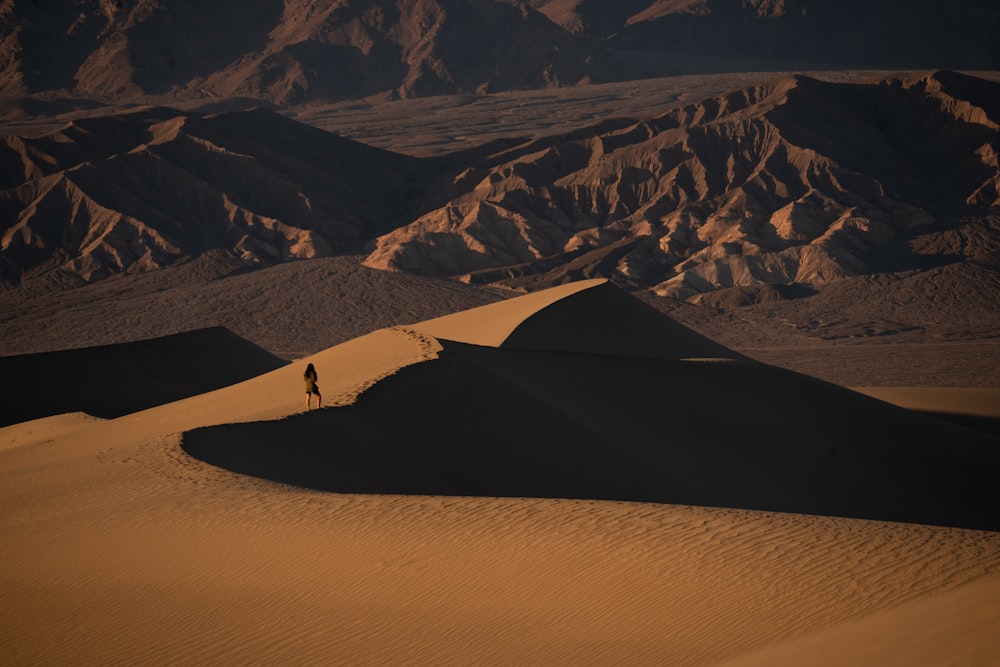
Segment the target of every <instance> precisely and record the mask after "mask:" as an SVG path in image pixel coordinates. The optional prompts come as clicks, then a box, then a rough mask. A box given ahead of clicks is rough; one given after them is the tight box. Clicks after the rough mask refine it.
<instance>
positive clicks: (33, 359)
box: [0, 327, 287, 426]
mask: <svg viewBox="0 0 1000 667" xmlns="http://www.w3.org/2000/svg"><path fill="white" fill-rule="evenodd" d="M285 363H287V362H285V361H284V360H282V359H279V358H277V357H275V356H274V355H272V354H271V353H269V352H267V351H266V350H264V349H262V348H260V347H257V346H256V345H254V344H252V343H250V342H248V341H245V340H243V339H242V338H240V337H239V336H237V335H235V334H233V333H232V332H230V331H228V330H226V329H222V328H218V327H217V328H212V329H202V330H198V331H189V332H185V333H180V334H174V335H172V336H164V337H161V338H155V339H151V340H145V341H137V342H133V343H120V344H118V345H105V346H101V347H91V348H83V349H75V350H65V351H61V352H45V353H39V354H25V355H20V356H9V357H0V375H3V378H4V382H5V384H6V391H5V392H4V399H3V406H2V410H0V426H6V425H8V424H14V423H16V422H22V421H28V420H31V419H37V418H39V417H46V416H49V415H57V414H61V413H66V412H85V413H87V414H90V415H92V416H95V417H103V418H108V417H120V416H121V415H124V414H128V413H131V412H138V411H139V410H144V409H146V408H149V407H152V406H154V405H159V404H162V403H171V402H173V401H177V400H180V399H182V398H187V397H188V396H195V395H197V394H203V393H205V392H208V391H212V390H213V389H219V388H220V387H226V386H229V385H231V384H236V383H237V382H241V381H243V380H246V379H248V378H251V377H253V376H255V375H260V374H261V373H266V372H268V371H272V370H274V369H276V368H280V367H281V366H283V365H285Z"/></svg>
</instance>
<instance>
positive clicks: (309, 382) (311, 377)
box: [303, 364, 323, 410]
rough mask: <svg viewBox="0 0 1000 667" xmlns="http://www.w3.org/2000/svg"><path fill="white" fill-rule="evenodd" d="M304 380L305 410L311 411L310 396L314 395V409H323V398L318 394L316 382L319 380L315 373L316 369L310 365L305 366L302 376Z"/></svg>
mask: <svg viewBox="0 0 1000 667" xmlns="http://www.w3.org/2000/svg"><path fill="white" fill-rule="evenodd" d="M303 377H304V378H305V380H306V410H310V409H312V395H313V394H316V407H317V408H321V407H323V396H322V394H320V393H319V385H318V384H316V381H317V380H319V375H318V374H317V373H316V367H315V366H313V365H312V364H309V365H308V366H306V372H305V373H304V374H303Z"/></svg>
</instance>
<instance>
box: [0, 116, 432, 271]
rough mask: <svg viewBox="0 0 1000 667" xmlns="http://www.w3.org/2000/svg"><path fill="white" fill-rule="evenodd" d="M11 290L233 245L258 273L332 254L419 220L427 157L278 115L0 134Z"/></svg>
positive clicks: (0, 216) (132, 121)
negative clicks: (417, 202)
mask: <svg viewBox="0 0 1000 667" xmlns="http://www.w3.org/2000/svg"><path fill="white" fill-rule="evenodd" d="M0 165H2V166H3V169H2V172H0V173H2V179H3V180H2V182H0V187H2V188H4V189H3V190H0V229H2V237H0V248H2V250H3V255H2V257H0V258H2V268H3V270H4V272H5V277H6V278H7V281H8V282H13V283H17V282H21V281H22V280H26V279H29V278H32V277H34V276H40V275H46V276H48V277H49V278H53V279H55V280H56V282H57V283H59V284H79V283H81V282H93V281H94V280H98V279H100V278H102V277H105V276H107V275H110V274H112V273H118V272H123V271H137V270H151V269H156V268H160V267H163V266H166V265H169V264H172V263H175V262H177V261H180V260H183V259H186V258H190V257H193V256H197V255H199V254H201V253H203V252H205V251H209V250H213V249H224V250H227V251H230V252H231V254H232V256H233V257H238V258H239V261H241V262H243V263H245V264H247V265H249V266H258V265H266V264H271V263H275V262H280V261H284V260H288V259H293V258H308V257H316V256H326V255H330V254H332V253H334V252H336V251H338V250H342V249H344V248H347V247H351V246H353V245H355V244H357V243H358V242H359V241H362V240H366V239H370V238H371V237H372V236H374V235H376V234H378V233H381V232H384V231H387V230H388V229H391V228H392V227H394V226H395V225H398V224H400V223H402V222H405V221H406V220H407V218H405V217H403V218H399V216H400V215H405V211H406V209H407V206H408V201H409V198H411V197H413V196H414V195H415V193H419V192H420V191H421V189H422V187H423V185H422V184H423V181H424V180H425V178H426V176H425V175H424V174H423V173H422V172H421V170H420V169H418V166H417V165H418V163H417V161H416V160H415V159H413V158H408V157H406V156H401V155H396V154H392V153H388V152H385V151H381V150H379V149H375V148H371V147H368V146H365V145H363V144H359V143H356V142H352V141H348V140H345V139H341V138H340V137H337V136H336V135H333V134H330V133H327V132H324V131H321V130H317V129H314V128H312V127H309V126H307V125H303V124H301V123H297V122H295V121H293V120H290V119H288V118H286V117H285V116H282V115H280V114H277V113H274V112H271V111H267V110H264V109H255V110H249V111H242V112H233V113H222V114H185V113H181V112H179V111H176V110H173V109H169V108H159V107H158V108H140V109H136V110H133V111H131V112H129V113H125V114H120V115H116V116H110V117H101V118H86V119H79V120H76V121H72V122H69V123H67V124H66V125H64V126H63V127H61V128H60V129H58V130H55V131H53V132H49V133H46V134H43V135H40V136H24V137H18V136H8V137H3V138H0Z"/></svg>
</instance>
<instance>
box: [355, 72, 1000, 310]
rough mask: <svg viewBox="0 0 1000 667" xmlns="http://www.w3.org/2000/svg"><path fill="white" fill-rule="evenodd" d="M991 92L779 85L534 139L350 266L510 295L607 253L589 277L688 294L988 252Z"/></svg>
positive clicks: (995, 179)
mask: <svg viewBox="0 0 1000 667" xmlns="http://www.w3.org/2000/svg"><path fill="white" fill-rule="evenodd" d="M998 99H1000V86H998V85H997V84H994V83H990V82H987V81H984V80H981V79H976V78H973V77H968V76H964V75H961V74H957V73H953V72H944V71H942V72H936V73H932V74H928V75H925V76H914V77H909V78H891V79H887V80H884V81H877V82H871V83H867V84H832V83H824V82H821V81H818V80H815V79H811V78H808V77H803V76H797V77H791V78H785V79H781V80H777V81H775V82H773V83H771V84H769V85H764V86H759V87H754V88H750V89H746V90H741V91H736V92H733V93H731V94H729V95H726V96H723V97H719V98H715V99H710V100H706V101H703V102H700V103H698V104H691V105H688V106H685V107H682V108H679V109H676V110H674V111H671V112H669V113H667V114H665V115H663V116H660V117H658V118H654V119H651V120H645V121H640V122H634V123H631V124H623V125H622V126H615V125H614V124H612V126H611V128H610V129H608V128H607V127H602V128H593V129H592V130H591V131H590V132H576V133H574V134H572V135H565V136H562V137H548V138H545V139H542V140H539V141H536V142H533V143H531V144H527V145H524V146H521V147H518V148H516V149H513V150H511V151H508V152H506V153H503V154H500V155H499V156H496V157H494V158H493V159H492V160H491V161H490V162H487V163H484V164H481V165H477V166H475V167H472V168H469V169H467V170H464V171H462V172H461V173H458V174H457V175H456V176H455V177H454V179H453V181H452V182H451V184H450V189H449V188H441V189H440V190H439V193H440V194H439V197H440V201H438V202H435V203H434V204H433V205H432V206H430V210H428V212H426V213H424V214H423V215H422V216H420V217H419V218H418V219H416V220H415V221H414V222H412V223H410V224H409V225H406V226H403V227H401V228H399V229H396V230H394V231H392V232H390V233H388V234H386V235H384V236H382V237H380V238H379V239H378V241H377V244H376V245H375V247H374V249H373V251H372V253H371V254H370V256H369V257H368V259H367V264H368V265H369V266H373V267H376V268H383V269H393V270H399V271H409V272H416V273H423V274H429V275H449V276H463V275H464V276H465V279H467V280H476V279H477V278H479V277H482V276H489V278H488V280H489V281H490V282H495V281H497V279H498V278H499V280H500V282H503V281H504V280H505V279H507V278H510V279H513V278H515V277H516V278H517V281H518V284H519V285H520V286H524V285H526V284H527V283H528V282H530V281H526V280H525V278H524V276H525V274H528V273H534V274H535V275H536V278H537V280H538V284H539V285H540V284H543V283H545V282H546V281H547V280H549V279H551V278H553V277H554V276H553V275H552V271H553V267H552V264H553V260H559V259H560V258H561V259H562V261H556V262H555V263H556V264H559V265H566V264H567V263H568V262H571V261H572V262H576V263H578V264H581V263H584V264H585V263H586V261H585V260H584V259H582V258H584V257H586V255H587V254H588V253H602V254H603V255H604V258H603V259H605V260H606V258H607V253H606V251H604V250H602V249H606V248H609V247H611V246H616V247H617V248H618V249H619V251H618V252H616V253H615V258H616V261H615V264H614V268H613V269H611V270H608V267H607V262H606V261H603V264H602V266H603V267H604V268H603V269H602V270H601V273H602V274H603V275H605V276H608V277H611V278H613V279H615V280H616V281H618V282H620V283H622V284H631V285H633V286H636V287H643V288H650V289H653V290H655V291H656V293H657V294H660V295H663V296H673V297H680V298H688V297H692V296H693V295H696V294H699V293H703V292H708V291H712V290H717V289H720V288H731V287H737V286H753V285H758V286H760V285H811V286H816V285H822V284H825V283H828V282H830V281H833V280H838V279H840V278H843V277H846V276H851V275H857V274H859V273H865V272H871V271H875V270H878V269H879V268H880V267H885V266H887V265H888V264H889V263H895V265H894V268H898V266H896V265H899V264H900V263H902V264H903V265H907V263H909V264H908V265H912V266H916V265H918V264H920V262H922V261H923V262H926V261H928V256H926V255H925V256H923V257H922V258H921V257H920V256H921V254H922V253H921V251H920V250H919V248H920V247H929V246H933V245H935V244H939V243H943V240H942V239H944V238H946V237H950V236H955V235H958V236H961V237H962V238H966V239H971V238H980V239H981V240H982V243H970V244H967V245H964V246H962V247H961V249H960V250H959V251H958V254H957V257H955V256H952V257H951V260H954V259H956V258H957V259H961V258H964V257H973V256H983V255H989V254H990V253H993V252H995V251H996V248H994V247H992V245H996V242H995V241H988V240H987V239H989V238H994V239H995V238H996V229H997V220H998V219H1000V218H998V214H1000V195H998V193H1000V171H998V166H997V150H998V147H1000V146H998V139H997V136H998V124H997V123H998V121H1000V108H998V106H997V102H996V100H998ZM976 229H978V230H980V232H981V233H980V232H975V231H974V230H976ZM982 230H993V231H986V232H982ZM630 239H643V242H641V243H638V242H633V243H631V244H629V243H628V241H629V240H630ZM991 243H992V245H990V244H991ZM623 244H625V245H623ZM933 261H950V260H947V259H942V257H940V256H939V257H938V258H937V259H936V260H933ZM593 266H595V264H594V263H591V267H592V268H593ZM504 267H508V270H507V274H506V276H503V275H502V271H503V270H504ZM531 267H535V270H534V271H532V269H531ZM563 278H565V274H560V275H559V276H558V279H559V280H561V279H563Z"/></svg>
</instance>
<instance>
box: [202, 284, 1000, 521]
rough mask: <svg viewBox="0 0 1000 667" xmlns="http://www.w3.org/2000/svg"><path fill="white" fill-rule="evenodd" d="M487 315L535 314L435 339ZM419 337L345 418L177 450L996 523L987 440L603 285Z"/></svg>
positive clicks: (384, 486)
mask: <svg viewBox="0 0 1000 667" xmlns="http://www.w3.org/2000/svg"><path fill="white" fill-rule="evenodd" d="M546 297H548V299H550V300H551V301H552V302H551V303H550V304H547V303H546ZM539 306H541V308H539ZM493 310H496V311H498V312H499V313H500V319H501V320H505V319H506V318H508V317H510V316H511V315H512V314H513V313H517V312H518V311H520V312H519V314H520V315H522V316H523V315H524V313H525V311H526V310H527V311H529V312H530V311H534V312H531V314H530V315H529V316H528V317H525V318H524V319H523V321H522V323H521V324H520V325H519V326H518V327H516V328H514V329H513V331H512V332H511V333H510V334H509V335H507V336H506V337H505V338H504V340H503V341H502V342H501V343H500V344H499V345H498V346H496V347H488V346H481V345H468V344H465V343H455V342H453V341H451V340H450V338H449V336H450V333H449V326H448V325H449V324H454V326H455V329H456V337H463V338H465V339H466V340H468V339H469V338H471V337H472V336H469V334H470V327H469V326H468V324H467V322H468V321H469V320H468V319H467V318H468V317H469V316H470V315H475V316H476V318H477V320H478V321H479V322H484V321H490V316H489V314H490V312H491V311H493ZM550 311H551V312H550ZM597 313H599V314H600V315H599V316H595V314H597ZM657 321H659V322H660V323H661V325H660V326H659V327H656V326H653V325H652V323H654V322H657ZM425 326H426V327H427V329H426V330H429V331H435V332H436V334H437V340H438V344H439V345H440V346H441V349H440V351H438V352H437V355H436V358H435V359H433V360H429V361H426V362H425V363H421V364H417V365H413V366H410V367H408V368H406V369H403V370H401V371H400V372H398V373H397V374H395V375H394V376H392V377H390V378H387V379H386V380H384V381H383V382H381V383H379V384H378V385H376V386H374V387H373V388H372V389H370V390H369V391H368V392H366V393H365V394H364V395H363V396H362V397H361V398H360V399H359V400H358V401H357V402H356V403H355V404H354V405H353V406H351V407H349V408H344V409H340V410H335V411H324V412H321V413H315V414H309V415H299V416H296V417H292V418H288V419H284V420H281V421H278V422H270V423H243V424H239V425H225V426H218V427H211V428H204V429H198V430H195V431H193V432H189V433H187V434H185V436H184V448H185V451H187V452H188V453H190V454H191V455H193V456H195V457H196V458H199V459H202V460H204V461H207V462H210V463H214V464H216V465H220V466H222V467H225V468H229V469H232V470H236V471H238V472H243V473H246V474H252V475H256V476H260V477H264V478H268V479H274V480H277V481H282V482H286V483H290V484H296V485H302V486H308V487H311V488H317V489H322V490H328V491H341V492H351V493H358V492H367V493H422V494H448V495H487V496H536V497H537V496H541V497H572V498H602V499H614V500H632V501H647V502H650V501H652V502H667V503H680V504H696V505H709V506H717V507H741V508H749V509H761V510H776V511H784V512H797V513H809V514H829V515H836V516H853V517H859V518H871V519H882V520H894V521H908V522H913V523H927V524H940V525H952V526H963V527H970V528H978V529H989V530H998V529H1000V522H998V519H997V517H998V516H1000V492H997V491H996V490H994V489H993V486H994V485H993V484H992V483H991V479H992V478H993V476H994V475H995V474H996V472H997V470H998V469H1000V449H998V446H997V444H998V443H997V440H995V439H993V438H990V437H989V436H988V435H986V434H984V433H979V432H976V431H972V430H967V429H962V428H959V427H955V426H953V425H951V424H948V423H945V422H942V421H939V420H935V419H931V418H927V417H924V416H922V415H919V414H915V413H913V412H911V411H906V410H901V409H899V408H896V407H895V406H892V405H889V404H887V403H884V402H880V401H874V400H870V399H868V398H866V397H862V396H861V395H859V394H857V393H855V392H852V391H849V390H847V389H843V388H840V387H836V386H834V385H831V384H828V383H824V382H820V381H817V380H813V379H812V378H808V377H806V376H801V375H797V374H794V373H790V372H787V371H783V370H781V369H778V368H774V367H769V366H766V365H763V364H759V363H756V362H752V361H749V360H745V359H742V358H741V357H740V356H739V355H736V354H735V353H728V354H726V353H725V351H724V349H723V348H721V346H719V345H717V344H715V343H712V342H711V341H708V340H707V339H702V338H701V337H700V336H698V335H697V334H695V333H694V332H691V331H689V330H686V329H685V328H684V327H681V326H680V325H677V324H676V323H673V322H671V321H669V320H667V318H665V317H664V316H663V315H661V314H659V313H657V312H656V311H655V310H653V309H652V308H650V307H649V306H647V305H646V304H644V303H642V302H640V301H638V300H637V299H635V298H634V297H631V296H628V295H627V294H624V293H623V292H621V290H619V289H618V288H616V287H614V286H612V285H611V284H610V283H606V282H603V281H596V282H595V281H591V282H587V283H583V284H573V285H569V286H564V287H562V288H556V289H554V290H551V291H546V292H541V293H539V294H534V295H529V296H527V297H521V298H517V299H512V300H509V301H506V302H501V303H499V304H494V305H488V306H483V307H480V308H479V309H476V311H470V313H467V314H464V315H463V314H459V315H456V316H451V317H446V318H441V319H439V320H437V321H436V322H433V323H431V324H429V325H425ZM499 329H500V331H506V330H507V326H501V327H500V328H499ZM574 332H579V335H574ZM483 340H484V337H480V342H482V341H483ZM657 342H658V346H657ZM647 350H648V352H647ZM410 433H419V434H421V437H420V438H419V439H418V440H414V438H413V437H408V434H410ZM317 443H322V445H323V446H321V447H317V446H316V444H317ZM359 443H364V447H358V444H359ZM942 443H948V445H947V446H944V445H942Z"/></svg>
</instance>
